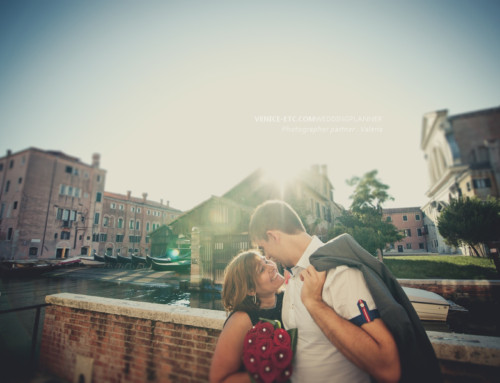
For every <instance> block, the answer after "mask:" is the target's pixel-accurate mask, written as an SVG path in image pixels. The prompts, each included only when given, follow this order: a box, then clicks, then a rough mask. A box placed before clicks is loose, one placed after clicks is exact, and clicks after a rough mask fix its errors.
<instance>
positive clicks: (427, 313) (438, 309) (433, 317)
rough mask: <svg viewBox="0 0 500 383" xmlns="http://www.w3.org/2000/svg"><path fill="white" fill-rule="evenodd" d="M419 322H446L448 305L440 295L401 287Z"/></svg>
mask: <svg viewBox="0 0 500 383" xmlns="http://www.w3.org/2000/svg"><path fill="white" fill-rule="evenodd" d="M403 290H404V292H405V293H406V295H407V296H408V299H409V300H410V302H411V304H412V305H413V308H414V309H415V311H416V312H417V315H418V317H419V318H420V320H423V321H439V322H446V318H447V317H448V311H449V309H450V303H449V302H448V301H447V300H446V299H444V298H443V297H442V296H441V295H438V294H436V293H433V292H431V291H426V290H422V289H415V288H412V287H403Z"/></svg>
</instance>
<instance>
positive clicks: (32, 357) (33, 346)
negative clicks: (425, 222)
mask: <svg viewBox="0 0 500 383" xmlns="http://www.w3.org/2000/svg"><path fill="white" fill-rule="evenodd" d="M46 306H50V303H41V304H38V305H31V306H24V307H17V308H15V309H8V310H0V315H2V314H9V313H13V312H18V311H25V310H36V314H35V323H34V324H33V334H32V336H31V350H30V366H35V354H36V342H37V337H38V326H39V325H40V311H41V309H42V308H43V307H46Z"/></svg>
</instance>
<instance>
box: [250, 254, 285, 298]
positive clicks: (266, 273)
mask: <svg viewBox="0 0 500 383" xmlns="http://www.w3.org/2000/svg"><path fill="white" fill-rule="evenodd" d="M258 258H259V259H258V262H257V270H256V275H255V290H256V293H257V295H258V296H261V295H268V294H271V293H275V292H276V291H277V290H278V289H279V288H280V287H281V285H282V284H283V282H284V281H285V278H284V277H283V276H282V275H281V274H280V273H278V268H277V267H276V263H274V262H273V261H271V260H268V259H266V258H265V257H260V256H259V257H258Z"/></svg>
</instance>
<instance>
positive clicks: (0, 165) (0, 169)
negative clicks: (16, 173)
mask: <svg viewBox="0 0 500 383" xmlns="http://www.w3.org/2000/svg"><path fill="white" fill-rule="evenodd" d="M2 170H3V164H0V172H1V171H2Z"/></svg>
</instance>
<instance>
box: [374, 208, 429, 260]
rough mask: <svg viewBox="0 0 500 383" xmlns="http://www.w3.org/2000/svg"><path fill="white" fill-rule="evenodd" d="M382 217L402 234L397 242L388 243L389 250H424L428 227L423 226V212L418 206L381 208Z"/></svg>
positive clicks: (426, 245) (426, 248)
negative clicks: (402, 236)
mask: <svg viewBox="0 0 500 383" xmlns="http://www.w3.org/2000/svg"><path fill="white" fill-rule="evenodd" d="M382 219H383V220H385V221H387V222H391V223H392V224H393V225H394V226H395V227H396V228H397V229H398V230H399V231H400V232H401V233H402V234H403V235H404V238H403V239H401V241H399V242H395V243H391V244H389V247H390V250H389V252H398V253H408V252H411V253H415V252H426V251H428V249H429V246H428V244H427V234H428V228H427V227H426V226H424V214H423V212H422V210H420V208H418V207H403V208H395V209H383V211H382Z"/></svg>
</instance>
